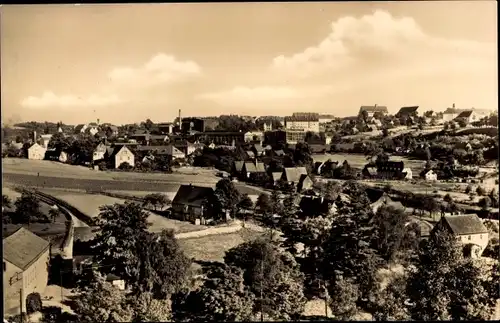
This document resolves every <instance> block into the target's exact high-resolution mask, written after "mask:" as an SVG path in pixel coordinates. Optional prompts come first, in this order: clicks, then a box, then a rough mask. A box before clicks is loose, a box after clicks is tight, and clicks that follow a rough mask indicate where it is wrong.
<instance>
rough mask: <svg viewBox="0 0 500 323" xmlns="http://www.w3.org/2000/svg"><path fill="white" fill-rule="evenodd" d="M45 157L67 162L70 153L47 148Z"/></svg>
mask: <svg viewBox="0 0 500 323" xmlns="http://www.w3.org/2000/svg"><path fill="white" fill-rule="evenodd" d="M45 159H46V160H52V161H58V162H61V163H66V162H67V161H68V153H67V152H65V151H60V150H56V149H47V151H46V152H45Z"/></svg>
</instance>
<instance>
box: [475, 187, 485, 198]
mask: <svg viewBox="0 0 500 323" xmlns="http://www.w3.org/2000/svg"><path fill="white" fill-rule="evenodd" d="M476 193H477V195H479V196H483V195H484V194H485V191H484V188H482V187H481V186H478V187H477V189H476Z"/></svg>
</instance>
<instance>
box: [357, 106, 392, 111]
mask: <svg viewBox="0 0 500 323" xmlns="http://www.w3.org/2000/svg"><path fill="white" fill-rule="evenodd" d="M363 111H366V112H383V113H387V107H386V106H379V105H362V106H361V107H360V108H359V113H361V112H363Z"/></svg>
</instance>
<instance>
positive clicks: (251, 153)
mask: <svg viewBox="0 0 500 323" xmlns="http://www.w3.org/2000/svg"><path fill="white" fill-rule="evenodd" d="M245 153H246V154H247V156H248V158H250V159H254V158H255V153H254V152H253V151H251V150H247V151H245Z"/></svg>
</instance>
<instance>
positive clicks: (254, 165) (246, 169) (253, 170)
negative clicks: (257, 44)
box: [241, 161, 266, 179]
mask: <svg viewBox="0 0 500 323" xmlns="http://www.w3.org/2000/svg"><path fill="white" fill-rule="evenodd" d="M241 172H242V174H243V176H244V177H245V178H247V179H250V178H252V177H254V176H256V175H255V174H259V173H260V174H262V173H265V172H266V168H265V166H264V163H261V162H258V161H256V162H245V163H244V165H243V168H242V170H241Z"/></svg>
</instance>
